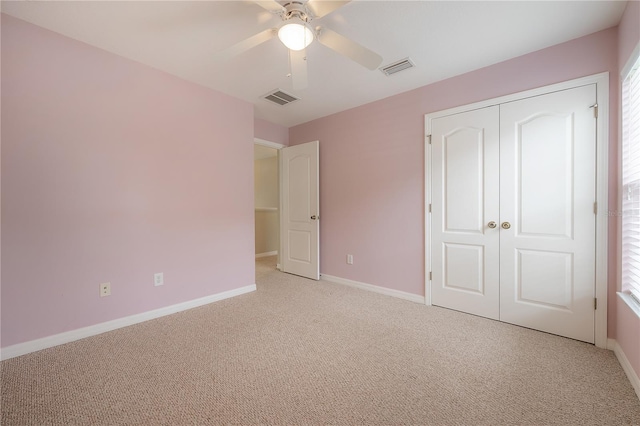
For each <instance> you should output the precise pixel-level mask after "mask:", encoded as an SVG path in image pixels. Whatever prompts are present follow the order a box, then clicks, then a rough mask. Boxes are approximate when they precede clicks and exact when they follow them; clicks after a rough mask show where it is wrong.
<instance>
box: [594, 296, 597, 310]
mask: <svg viewBox="0 0 640 426" xmlns="http://www.w3.org/2000/svg"><path fill="white" fill-rule="evenodd" d="M593 309H594V310H595V309H598V298H597V297H594V298H593Z"/></svg>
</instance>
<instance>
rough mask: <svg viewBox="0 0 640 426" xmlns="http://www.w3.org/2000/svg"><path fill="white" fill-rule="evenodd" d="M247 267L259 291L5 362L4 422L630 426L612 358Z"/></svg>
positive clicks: (633, 404) (638, 404)
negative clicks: (254, 271)
mask: <svg viewBox="0 0 640 426" xmlns="http://www.w3.org/2000/svg"><path fill="white" fill-rule="evenodd" d="M274 265H275V258H263V259H260V260H259V261H258V262H257V264H256V282H257V285H258V290H257V291H256V292H253V293H250V294H246V295H242V296H238V297H235V298H232V299H227V300H223V301H220V302H216V303H213V304H210V305H206V306H202V307H199V308H195V309H191V310H189V311H186V312H181V313H177V314H174V315H170V316H167V317H163V318H159V319H156V320H152V321H147V322H144V323H141V324H137V325H133V326H130V327H126V328H122V329H119V330H116V331H112V332H108V333H104V334H101V335H98V336H94V337H90V338H87V339H83V340H79V341H76V342H72V343H69V344H65V345H61V346H57V347H54V348H50V349H46V350H43V351H39V352H35V353H32V354H28V355H24V356H21V357H17V358H13V359H9V360H6V361H3V362H2V363H1V365H0V368H1V371H0V374H1V386H2V388H1V390H2V395H1V402H2V418H1V423H2V425H5V426H8V425H80V424H82V425H182V424H184V425H207V424H215V425H217V424H284V425H312V424H335V425H343V424H344V425H369V424H371V425H546V424H563V425H568V424H575V425H578V424H579V425H625V424H627V425H628V424H632V425H640V401H639V400H638V398H637V396H636V394H635V393H634V390H633V388H632V387H631V384H630V383H629V381H628V380H627V378H626V376H625V374H624V372H623V371H622V368H621V367H620V365H619V363H618V361H617V359H616V358H615V355H614V354H613V353H612V352H611V351H608V350H603V349H599V348H596V347H594V346H593V345H589V344H586V343H582V342H578V341H575V340H570V339H565V338H562V337H558V336H553V335H550V334H545V333H541V332H537V331H533V330H529V329H525V328H521V327H516V326H512V325H509V324H504V323H500V322H497V321H492V320H487V319H483V318H479V317H476V316H472V315H467V314H462V313H459V312H454V311H450V310H447V309H441V308H437V307H426V306H424V305H419V304H416V303H412V302H408V301H404V300H399V299H395V298H392V297H388V296H384V295H380V294H376V293H371V292H367V291H363V290H358V289H354V288H350V287H346V286H341V285H338V284H333V283H329V282H325V281H319V282H316V281H311V280H306V279H304V278H300V277H296V276H293V275H288V274H283V273H280V272H278V271H276V270H275V268H274Z"/></svg>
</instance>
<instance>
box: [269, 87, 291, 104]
mask: <svg viewBox="0 0 640 426" xmlns="http://www.w3.org/2000/svg"><path fill="white" fill-rule="evenodd" d="M263 98H265V99H266V100H268V101H271V102H274V103H276V104H278V105H286V104H290V103H291V102H295V101H297V100H298V98H296V97H295V96H293V95H290V94H288V93H285V92H283V91H282V90H280V89H276V90H274V91H271V92H269V93H267V94H266V95H264V96H263Z"/></svg>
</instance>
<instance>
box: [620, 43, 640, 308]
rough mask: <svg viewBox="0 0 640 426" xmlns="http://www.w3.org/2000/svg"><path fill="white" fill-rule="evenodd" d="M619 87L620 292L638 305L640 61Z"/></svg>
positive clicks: (638, 59)
mask: <svg viewBox="0 0 640 426" xmlns="http://www.w3.org/2000/svg"><path fill="white" fill-rule="evenodd" d="M623 79H624V80H623V83H622V292H623V293H627V294H631V296H632V297H633V298H635V300H636V302H638V303H640V57H637V55H636V60H635V63H634V64H633V65H632V66H631V69H630V70H629V71H628V73H627V74H626V75H623Z"/></svg>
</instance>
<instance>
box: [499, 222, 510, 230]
mask: <svg viewBox="0 0 640 426" xmlns="http://www.w3.org/2000/svg"><path fill="white" fill-rule="evenodd" d="M500 226H502V229H509V228H511V224H510V223H509V222H502V225H500Z"/></svg>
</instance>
